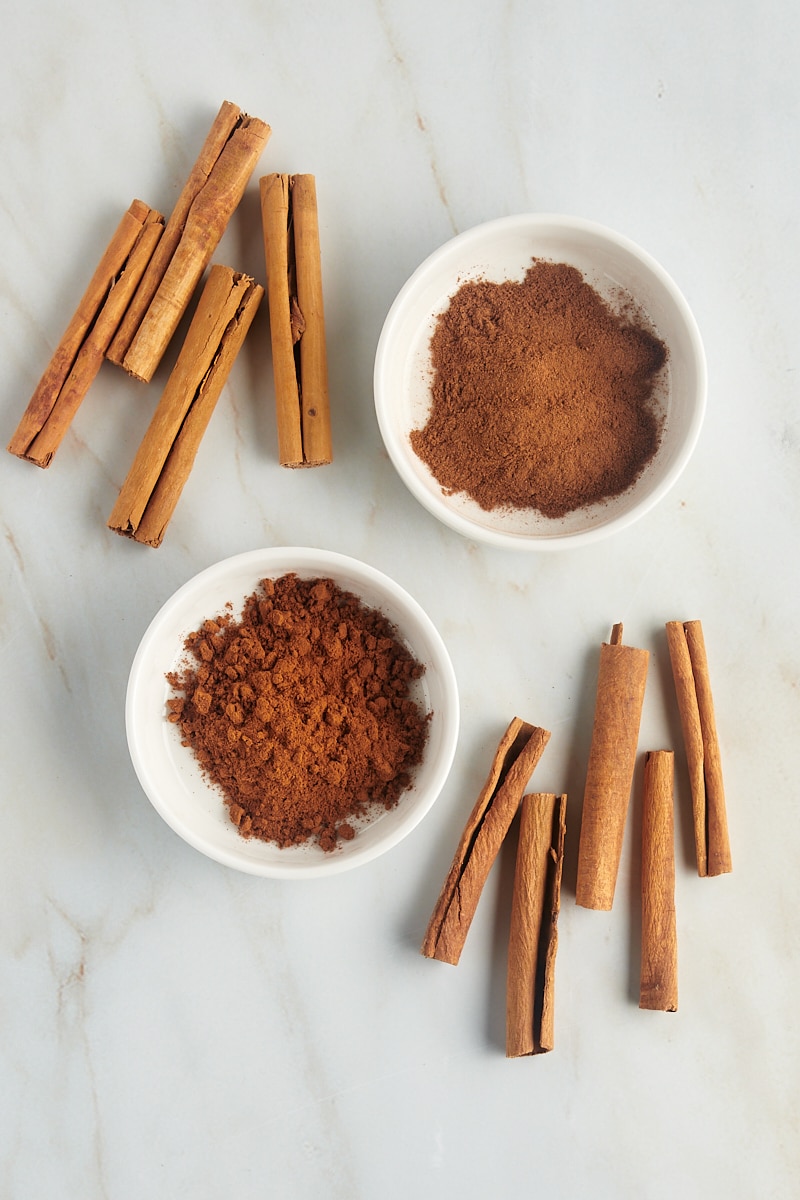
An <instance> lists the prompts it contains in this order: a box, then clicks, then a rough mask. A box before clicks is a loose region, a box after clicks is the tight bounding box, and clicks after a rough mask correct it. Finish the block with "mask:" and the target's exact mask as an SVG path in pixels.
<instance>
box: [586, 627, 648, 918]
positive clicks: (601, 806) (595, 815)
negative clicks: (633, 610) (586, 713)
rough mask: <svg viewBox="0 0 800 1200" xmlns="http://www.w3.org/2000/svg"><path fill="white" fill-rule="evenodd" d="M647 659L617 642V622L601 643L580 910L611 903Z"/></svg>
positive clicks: (619, 633)
mask: <svg viewBox="0 0 800 1200" xmlns="http://www.w3.org/2000/svg"><path fill="white" fill-rule="evenodd" d="M649 657H650V656H649V653H648V651H647V650H638V649H636V648H635V647H633V646H624V645H623V644H622V625H619V624H618V625H615V626H614V628H613V630H612V633H611V639H610V641H609V642H608V643H603V645H602V646H601V647H600V668H599V672H598V679H597V694H596V698H595V710H594V724H593V727H592V741H591V747H590V750H589V763H588V768H587V772H586V787H585V791H584V797H583V813H582V816H581V832H580V840H579V845H578V877H577V885H576V889H575V899H576V902H577V903H578V904H580V905H582V907H584V908H595V909H610V908H611V907H612V905H613V903H614V890H615V888H616V883H617V873H618V871H619V862H620V857H621V854H622V841H623V835H624V832H625V819H626V816H627V812H628V803H629V800H630V794H631V785H632V783H633V771H634V766H635V763H636V747H637V742H638V737H639V724H640V721H641V715H642V704H643V702H644V689H645V682H646V679H647V666H648V660H649Z"/></svg>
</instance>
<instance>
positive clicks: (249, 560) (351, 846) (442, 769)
mask: <svg viewBox="0 0 800 1200" xmlns="http://www.w3.org/2000/svg"><path fill="white" fill-rule="evenodd" d="M290 564H291V565H290ZM250 566H252V568H253V584H252V586H253V588H255V587H256V586H257V584H258V581H259V579H260V578H267V577H268V576H269V574H270V571H277V572H279V573H280V574H289V573H291V572H293V571H295V570H297V571H305V572H306V577H310V576H311V575H312V574H316V573H319V574H320V575H323V574H327V575H329V576H330V577H331V578H334V579H335V578H336V574H337V569H338V571H339V572H340V573H342V574H345V573H347V574H349V575H350V576H354V577H355V578H356V579H359V580H360V581H362V582H363V583H364V585H365V586H366V585H371V586H372V588H374V590H375V591H376V592H378V593H379V594H380V593H385V594H386V595H387V597H391V599H392V600H393V602H394V603H395V604H396V605H397V606H398V607H399V608H400V609H401V611H402V612H403V613H404V614H408V615H409V616H410V617H411V618H412V619H413V620H414V621H415V622H416V623H417V624H418V625H420V626H421V627H422V629H423V630H424V633H425V638H426V641H427V644H428V647H429V649H430V664H429V669H432V670H433V671H434V672H435V674H436V676H437V678H438V680H439V682H440V687H441V689H442V693H443V700H442V703H441V705H440V706H439V708H440V709H441V712H440V720H441V736H440V742H439V753H438V757H437V760H436V764H435V767H434V769H433V771H432V774H431V777H430V779H429V781H428V783H427V785H426V789H425V792H424V797H425V799H424V802H419V797H417V803H416V804H415V805H414V806H413V807H411V806H409V807H408V808H407V809H406V811H405V813H401V816H400V820H399V821H398V823H397V824H396V825H395V826H394V828H393V829H391V830H389V831H388V832H387V833H386V834H385V835H384V836H382V837H381V838H380V840H378V841H377V842H373V843H371V844H370V845H367V846H366V847H361V848H359V847H358V846H357V841H356V842H351V843H348V844H347V852H346V853H340V854H337V853H336V852H332V853H329V854H324V855H321V856H320V857H316V856H315V857H314V859H313V860H310V861H302V862H299V863H298V862H297V861H296V860H295V861H290V860H289V859H288V858H287V859H286V860H285V861H284V862H283V863H281V862H280V861H277V862H268V861H261V860H255V859H252V858H245V857H242V858H240V857H239V856H238V855H237V854H236V853H235V852H234V851H231V850H229V849H226V848H225V847H224V846H222V845H221V844H219V843H216V842H214V841H213V839H209V838H207V837H205V836H203V835H202V834H201V833H200V832H199V831H198V830H197V829H195V828H194V827H193V826H192V824H191V822H187V821H186V820H184V819H183V818H182V817H181V816H180V814H179V813H178V812H177V811H176V810H175V809H174V808H173V807H172V806H171V805H170V803H169V801H168V799H167V798H166V797H165V795H164V788H163V786H160V785H159V783H158V781H157V780H156V779H155V778H154V776H153V773H152V771H151V769H150V767H149V765H148V763H147V761H146V759H145V757H144V752H143V747H142V746H141V744H140V742H141V736H142V735H141V733H140V722H141V720H142V715H141V711H140V699H139V697H140V692H141V689H142V687H143V686H144V684H145V679H146V673H147V672H149V671H151V669H152V664H151V656H152V654H153V648H154V644H155V642H156V639H157V638H158V637H159V635H160V634H161V633H162V630H163V628H164V626H165V625H169V623H170V621H171V620H172V619H173V618H174V617H175V614H179V613H180V611H181V609H182V608H184V607H185V606H186V605H187V604H188V603H191V602H193V601H196V600H199V599H200V597H201V596H202V594H203V592H204V591H205V590H206V589H207V587H208V586H209V585H211V584H212V583H214V582H216V581H218V580H220V579H221V578H224V577H225V576H226V575H228V574H232V573H235V572H238V571H239V570H245V569H249V568H250ZM276 577H277V574H276ZM342 586H343V587H345V590H349V591H353V592H354V593H356V594H358V586H357V585H356V584H354V583H348V584H342ZM246 595H247V593H246V592H243V594H242V596H241V600H242V601H244V599H245V598H246ZM234 602H235V600H234ZM364 602H365V603H366V604H368V606H369V607H373V608H376V607H377V608H379V607H380V603H379V602H376V601H373V600H369V599H366V600H365V601H364ZM396 623H397V625H398V628H399V631H400V633H401V634H402V635H403V636H404V637H406V638H407V639H408V642H409V645H411V647H412V649H413V648H414V646H413V641H412V639H411V638H410V637H409V634H408V632H407V631H406V630H405V629H402V628H400V626H401V622H399V621H397V622H396ZM178 651H179V645H178V644H176V657H177V653H178ZM151 719H152V720H153V721H155V720H156V719H157V720H158V721H159V722H163V721H164V717H163V714H162V713H159V714H158V715H157V718H156V717H151ZM459 727H460V702H459V692H458V684H457V680H456V675H455V669H454V667H453V664H452V660H451V658H450V654H449V652H448V650H447V647H446V645H445V643H444V640H443V638H442V636H441V634H440V633H439V631H438V629H437V628H436V626H435V625H434V623H433V621H432V620H431V618H430V617H429V616H428V614H427V613H426V612H425V610H424V609H423V608H422V606H421V605H420V603H419V602H418V601H417V600H416V599H415V598H414V597H413V596H412V595H411V594H410V593H409V592H407V591H406V590H405V588H403V587H402V586H401V585H400V584H398V583H396V582H395V580H393V579H392V578H390V576H388V575H386V574H384V573H383V572H382V571H380V570H378V569H377V568H376V567H373V566H371V565H370V564H369V563H366V562H364V561H362V560H360V559H356V558H352V557H350V556H349V555H345V554H340V553H338V552H336V551H332V550H324V549H321V548H314V547H308V546H274V547H266V548H263V549H256V550H249V551H245V552H243V553H240V554H236V555H232V556H230V557H228V558H224V559H221V560H219V561H218V562H215V563H212V564H211V565H210V566H208V567H206V568H204V569H203V570H201V571H199V572H197V573H196V574H195V575H193V576H191V578H189V579H188V580H186V582H184V583H183V584H182V585H181V586H180V587H179V588H177V590H176V591H174V592H173V593H172V594H171V595H170V596H169V597H168V598H167V600H166V601H164V603H163V604H162V605H161V606H160V607H159V609H158V611H157V612H156V614H155V615H154V616H153V618H152V619H151V620H150V622H149V624H148V625H147V628H146V629H145V632H144V634H143V635H142V638H141V640H140V642H139V645H138V647H137V649H136V652H135V654H134V657H133V660H132V663H131V667H130V671H129V674H128V682H127V688H126V695H125V730H126V737H127V743H128V752H129V755H130V759H131V763H132V765H133V768H134V771H135V773H136V776H137V779H138V781H139V784H140V786H141V788H142V790H143V791H144V793H145V795H146V796H147V798H148V800H149V801H150V803H151V805H152V806H153V808H154V809H155V810H156V812H157V813H158V814H159V816H160V817H161V818H162V819H163V820H164V821H165V822H166V824H167V825H169V826H170V828H171V829H172V830H173V831H174V832H175V833H177V834H178V836H179V837H181V838H182V839H183V840H184V841H185V842H186V843H187V844H188V845H190V846H192V847H193V848H194V849H195V850H199V851H200V852H201V853H202V854H204V855H205V856H206V857H207V858H210V859H212V860H214V861H215V862H217V863H220V864H221V865H223V866H227V867H231V868H233V869H235V870H238V871H242V872H244V873H246V874H251V875H257V876H261V877H266V878H279V879H310V878H314V877H320V876H327V875H334V874H339V873H341V872H344V871H347V870H351V869H354V868H355V867H357V866H361V865H363V864H364V863H367V862H370V861H372V860H374V859H375V858H378V857H379V856H380V855H382V854H384V853H386V852H387V851H388V850H390V849H392V848H393V847H394V846H396V845H397V844H398V843H399V842H401V841H402V840H403V839H404V838H405V837H407V836H408V834H410V833H411V832H412V830H413V829H415V828H416V827H417V825H419V823H420V822H421V821H422V820H423V818H424V817H425V816H426V815H427V813H428V812H429V811H430V809H431V808H432V807H433V805H434V803H435V802H436V800H437V799H438V797H439V795H440V794H441V791H442V789H443V787H444V785H445V783H446V781H447V778H448V776H449V774H450V770H451V767H452V764H453V760H454V757H455V752H456V745H457V742H458V736H459ZM187 753H189V751H187ZM210 786H211V785H209V787H210ZM220 804H222V800H221V798H220ZM400 804H401V805H402V800H401V802H400ZM399 808H400V806H398V809H399ZM266 844H267V845H269V843H266ZM273 849H274V850H275V852H276V853H278V854H279V853H280V850H279V848H278V847H273ZM288 853H289V854H291V850H290V851H289V852H288Z"/></svg>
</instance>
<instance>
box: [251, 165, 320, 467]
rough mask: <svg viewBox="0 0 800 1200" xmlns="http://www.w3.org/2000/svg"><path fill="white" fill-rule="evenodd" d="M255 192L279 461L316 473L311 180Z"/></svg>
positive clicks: (316, 261)
mask: <svg viewBox="0 0 800 1200" xmlns="http://www.w3.org/2000/svg"><path fill="white" fill-rule="evenodd" d="M260 189H261V220H262V228H263V233H264V257H265V260H266V269H267V297H268V301H269V321H270V340H271V344H272V368H273V376H274V381H275V408H276V418H277V427H278V457H279V459H280V462H281V465H282V466H284V467H313V466H320V465H322V464H325V463H329V462H330V461H331V459H332V456H333V451H332V447H331V421H330V399H329V394H328V363H327V351H326V344H325V313H324V305H323V298H322V265H321V257H320V243H319V222H318V217H317V194H316V181H315V179H314V176H313V175H279V174H272V175H265V176H264V177H263V178H262V179H261V181H260Z"/></svg>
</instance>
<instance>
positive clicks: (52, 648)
mask: <svg viewBox="0 0 800 1200" xmlns="http://www.w3.org/2000/svg"><path fill="white" fill-rule="evenodd" d="M3 530H4V534H5V539H6V542H7V543H8V545H9V547H10V548H11V551H12V553H13V555H14V559H15V561H16V566H17V570H16V574H17V578H18V580H19V585H20V593H21V595H22V597H23V599H24V601H25V606H26V608H27V610H28V612H29V613H30V616H31V618H32V620H33V622H34V623H35V624H36V625H37V626H38V628H39V633H40V635H41V641H42V645H43V646H44V650H45V654H46V655H47V657H48V659H49V660H50V662H51V663H53V664H54V666H56V667H57V668H58V672H59V674H60V675H61V679H62V682H63V684H64V688H65V689H66V691H67V692H68V693H69V694H70V695H72V687H71V686H70V682H69V676H68V675H67V672H66V668H65V666H64V663H63V661H62V659H61V657H60V655H59V653H58V643H57V641H56V638H55V635H54V633H53V631H52V629H51V628H50V625H49V624H48V622H47V621H46V620H45V618H44V616H43V615H42V613H41V612H40V611H39V610H38V608H37V605H36V601H35V597H34V596H33V595H32V593H31V590H30V587H29V586H28V582H27V579H26V574H25V560H24V558H23V556H22V552H21V551H20V548H19V546H18V545H17V542H16V540H15V538H14V534H13V533H12V531H11V530H10V529H9V528H8V526H7V525H6V524H5V523H4V524H3Z"/></svg>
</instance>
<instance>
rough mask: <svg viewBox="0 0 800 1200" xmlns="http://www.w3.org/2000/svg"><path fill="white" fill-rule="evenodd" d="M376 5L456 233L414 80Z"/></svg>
mask: <svg viewBox="0 0 800 1200" xmlns="http://www.w3.org/2000/svg"><path fill="white" fill-rule="evenodd" d="M376 7H377V12H378V17H379V19H380V22H381V25H382V27H383V32H384V36H385V37H386V40H387V42H388V44H389V49H390V51H391V55H392V61H393V62H394V64H395V66H396V67H397V70H398V72H399V74H400V77H401V79H402V80H403V84H404V85H405V87H406V88H407V90H408V93H409V97H410V99H411V104H412V107H413V110H414V120H415V123H416V126H417V129H418V130H419V132H420V133H421V134H422V137H423V139H424V142H425V148H426V151H427V155H428V165H429V167H430V172H431V175H432V177H433V182H434V184H435V187H436V192H437V195H438V197H439V200H440V202H441V205H442V208H443V209H444V211H445V213H446V214H447V219H448V221H449V222H450V226H451V228H452V230H453V233H454V234H457V233H458V232H459V228H458V223H457V222H456V219H455V216H454V214H453V210H452V208H451V207H450V200H449V198H448V195H447V189H446V187H445V183H444V179H443V176H442V173H441V170H440V168H439V164H438V161H437V155H436V146H435V142H434V138H433V136H432V134H431V132H430V129H429V128H428V122H427V121H426V120H425V117H424V115H423V114H422V112H421V111H420V106H419V103H418V102H417V99H416V96H415V91H414V81H413V78H412V74H411V71H410V69H409V67H408V64H407V62H406V60H405V58H404V56H403V55H402V54H401V52H400V49H399V47H398V45H397V38H396V36H395V33H394V30H393V29H392V25H391V22H390V21H389V18H388V16H387V14H386V7H385V5H384V3H383V0H378V4H377V6H376Z"/></svg>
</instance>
